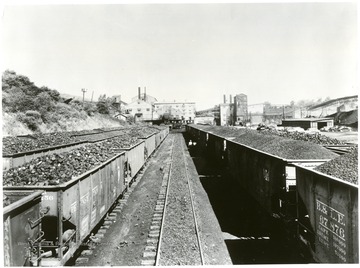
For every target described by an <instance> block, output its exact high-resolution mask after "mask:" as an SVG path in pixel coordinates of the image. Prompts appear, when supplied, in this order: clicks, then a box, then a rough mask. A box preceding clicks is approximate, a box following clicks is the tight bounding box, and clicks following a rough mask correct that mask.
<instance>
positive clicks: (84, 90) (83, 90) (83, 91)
mask: <svg viewBox="0 0 360 268" xmlns="http://www.w3.org/2000/svg"><path fill="white" fill-rule="evenodd" d="M81 91H82V93H83V103H82V105H83V107H84V101H85V92H86V91H87V89H85V88H82V89H81Z"/></svg>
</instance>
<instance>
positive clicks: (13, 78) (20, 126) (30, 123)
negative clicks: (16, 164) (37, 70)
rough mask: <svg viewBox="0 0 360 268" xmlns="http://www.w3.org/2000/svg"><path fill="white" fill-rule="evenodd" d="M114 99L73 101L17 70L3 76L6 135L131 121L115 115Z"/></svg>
mask: <svg viewBox="0 0 360 268" xmlns="http://www.w3.org/2000/svg"><path fill="white" fill-rule="evenodd" d="M112 112H113V111H112V103H111V99H110V98H103V99H101V100H100V101H99V102H97V103H94V102H92V103H91V102H86V103H85V104H84V105H83V104H82V103H81V102H80V101H79V100H76V99H74V100H71V101H70V100H69V99H66V98H63V97H61V95H60V93H59V92H58V91H57V90H53V89H49V88H47V87H38V86H36V85H35V84H34V83H33V82H31V81H30V79H29V78H28V77H26V76H23V75H18V74H16V73H15V72H14V71H8V70H7V71H5V72H4V73H3V75H2V134H3V136H9V135H26V134H31V133H50V132H56V131H77V130H84V129H94V128H103V127H118V126H120V125H125V124H127V122H124V121H121V120H118V119H115V118H113V117H111V113H112Z"/></svg>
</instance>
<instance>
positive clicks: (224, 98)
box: [224, 94, 226, 103]
mask: <svg viewBox="0 0 360 268" xmlns="http://www.w3.org/2000/svg"><path fill="white" fill-rule="evenodd" d="M224 103H226V95H225V94H224Z"/></svg>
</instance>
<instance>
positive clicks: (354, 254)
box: [3, 124, 359, 266]
mask: <svg viewBox="0 0 360 268" xmlns="http://www.w3.org/2000/svg"><path fill="white" fill-rule="evenodd" d="M357 158H358V151H357V145H356V144H352V143H351V144H350V143H346V142H344V141H339V140H337V139H334V138H332V137H325V136H322V135H318V134H316V135H305V134H299V133H287V132H281V133H275V132H274V131H270V130H265V131H257V130H251V129H246V128H233V127H215V126H205V125H192V124H190V125H187V126H186V128H185V129H180V130H177V129H176V130H175V129H174V130H171V131H170V130H169V128H168V127H167V126H160V127H157V126H133V127H127V128H112V129H94V130H91V131H82V132H66V133H54V134H53V135H49V134H36V135H27V136H18V137H8V138H4V139H3V202H4V209H3V230H4V239H3V241H4V265H5V266H31V265H32V266H59V265H72V266H109V265H111V266H140V265H145V266H154V265H155V266H169V265H170V266H173V265H231V264H276V263H279V264H280V263H292V264H296V263H316V262H317V263H358V261H359V256H358V251H359V248H358V176H357V173H358V172H357V168H358V160H357Z"/></svg>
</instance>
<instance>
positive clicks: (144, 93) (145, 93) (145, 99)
mask: <svg viewBox="0 0 360 268" xmlns="http://www.w3.org/2000/svg"><path fill="white" fill-rule="evenodd" d="M144 101H146V87H145V91H144Z"/></svg>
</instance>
